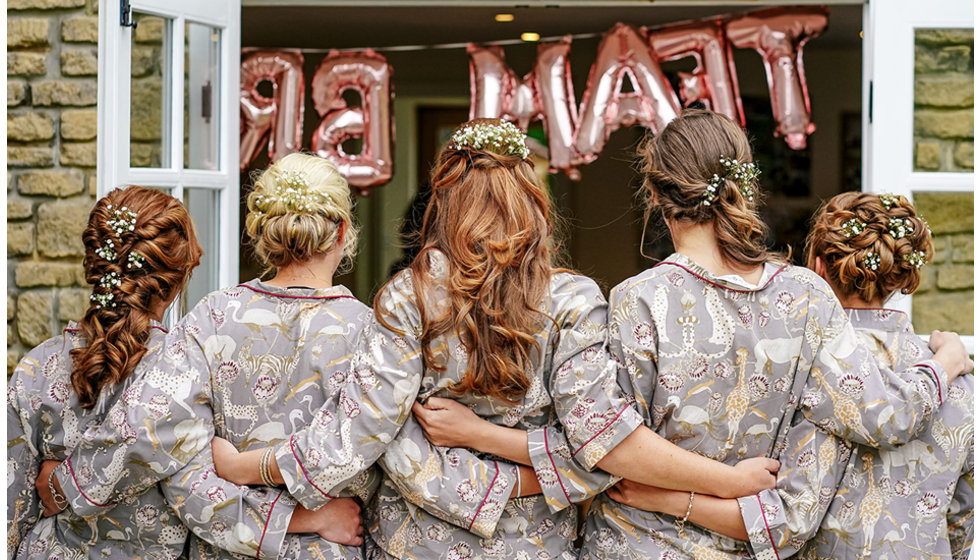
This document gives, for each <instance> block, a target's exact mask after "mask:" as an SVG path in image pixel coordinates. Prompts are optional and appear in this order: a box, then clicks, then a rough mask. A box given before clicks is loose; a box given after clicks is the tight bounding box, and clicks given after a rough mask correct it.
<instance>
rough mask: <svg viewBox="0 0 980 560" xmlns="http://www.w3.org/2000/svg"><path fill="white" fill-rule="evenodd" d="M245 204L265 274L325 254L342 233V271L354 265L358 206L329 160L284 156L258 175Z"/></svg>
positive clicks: (297, 155) (295, 154) (300, 154)
mask: <svg viewBox="0 0 980 560" xmlns="http://www.w3.org/2000/svg"><path fill="white" fill-rule="evenodd" d="M247 204H248V215H247V216H246V217H245V231H246V232H248V236H249V237H250V238H251V240H252V247H253V249H254V250H255V255H256V256H257V257H258V258H259V260H260V261H261V262H262V264H263V265H264V266H265V267H266V272H270V271H274V270H277V269H280V268H283V267H285V266H289V265H291V264H293V263H299V262H305V261H308V260H310V259H311V258H313V257H315V256H317V255H321V254H323V253H326V252H327V251H329V250H330V248H331V247H333V246H334V244H336V243H337V240H338V239H340V236H341V235H343V236H344V249H343V250H344V257H343V260H342V261H341V266H340V270H341V271H345V270H349V269H350V267H351V266H353V262H354V261H353V259H354V255H355V253H356V252H357V232H358V228H357V225H356V224H355V223H354V202H353V200H352V197H351V193H350V188H348V186H347V180H346V179H344V177H343V175H341V174H340V172H339V171H337V168H336V167H334V165H333V164H332V163H330V162H329V161H327V160H326V159H324V158H321V157H317V156H314V155H310V154H303V153H298V152H297V153H292V154H289V155H287V156H285V157H283V158H282V159H280V160H278V161H276V162H275V163H273V164H272V165H270V166H269V167H268V168H267V169H266V170H265V171H263V172H262V174H261V175H259V176H258V178H257V179H256V180H255V186H254V188H253V189H252V192H250V193H249V195H248V199H247Z"/></svg>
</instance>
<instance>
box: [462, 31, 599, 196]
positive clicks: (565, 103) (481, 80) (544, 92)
mask: <svg viewBox="0 0 980 560" xmlns="http://www.w3.org/2000/svg"><path fill="white" fill-rule="evenodd" d="M571 44H572V39H571V37H565V38H563V39H562V40H561V41H558V42H555V43H542V44H540V45H538V56H537V58H536V59H535V63H534V69H533V70H532V71H531V72H530V73H528V74H527V75H526V76H524V77H523V78H521V79H518V77H517V74H516V73H515V72H514V71H513V70H512V69H511V68H510V66H509V65H508V64H507V62H506V61H505V60H504V52H503V49H501V48H500V47H499V46H489V47H482V46H479V45H474V44H472V43H470V44H469V45H468V46H467V48H466V52H467V53H468V54H469V56H470V118H471V119H475V118H498V119H506V120H510V121H514V122H516V123H517V125H518V126H520V127H521V128H522V129H524V130H527V127H528V125H529V124H530V123H531V121H534V120H538V119H540V120H541V121H542V122H543V123H544V128H545V131H546V132H547V135H548V160H549V167H550V168H551V171H552V172H554V171H557V170H562V171H564V172H565V173H566V174H568V176H569V177H571V178H572V179H573V180H577V179H578V178H579V176H580V174H579V173H578V170H576V169H575V168H574V166H573V165H572V164H573V162H574V161H575V160H576V159H577V158H576V157H575V156H576V154H575V151H574V150H575V149H574V147H573V144H574V142H575V125H576V120H577V119H576V111H575V92H574V90H573V89H572V75H571V70H570V69H569V60H568V53H569V51H570V50H571Z"/></svg>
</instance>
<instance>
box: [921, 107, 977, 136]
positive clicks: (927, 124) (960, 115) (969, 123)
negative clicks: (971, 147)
mask: <svg viewBox="0 0 980 560" xmlns="http://www.w3.org/2000/svg"><path fill="white" fill-rule="evenodd" d="M913 123H914V124H913V129H914V134H915V135H916V136H927V137H932V138H971V139H972V138H973V109H955V110H950V111H943V110H938V109H916V110H915V113H914V117H913Z"/></svg>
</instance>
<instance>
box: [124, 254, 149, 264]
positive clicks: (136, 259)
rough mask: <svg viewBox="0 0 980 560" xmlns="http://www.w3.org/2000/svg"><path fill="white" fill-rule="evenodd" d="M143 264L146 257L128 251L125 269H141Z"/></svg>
mask: <svg viewBox="0 0 980 560" xmlns="http://www.w3.org/2000/svg"><path fill="white" fill-rule="evenodd" d="M145 262H146V257H144V256H143V255H141V254H139V253H137V252H136V251H130V252H129V255H128V256H127V257H126V268H143V263H145Z"/></svg>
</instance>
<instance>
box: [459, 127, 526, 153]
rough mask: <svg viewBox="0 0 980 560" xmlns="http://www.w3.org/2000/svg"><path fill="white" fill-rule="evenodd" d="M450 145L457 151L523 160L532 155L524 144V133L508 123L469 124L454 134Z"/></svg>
mask: <svg viewBox="0 0 980 560" xmlns="http://www.w3.org/2000/svg"><path fill="white" fill-rule="evenodd" d="M449 145H450V146H451V147H454V148H457V149H460V148H469V149H471V150H478V151H483V152H490V153H494V154H497V155H501V156H519V157H520V158H521V159H527V157H528V156H529V155H531V150H530V148H528V147H527V144H525V143H524V133H523V132H522V131H521V129H519V128H517V127H516V126H514V124H513V123H510V122H507V121H503V122H501V123H500V124H492V123H474V124H468V125H466V126H464V127H463V128H461V129H459V130H457V131H456V132H455V133H453V137H452V138H451V139H450V140H449Z"/></svg>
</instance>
